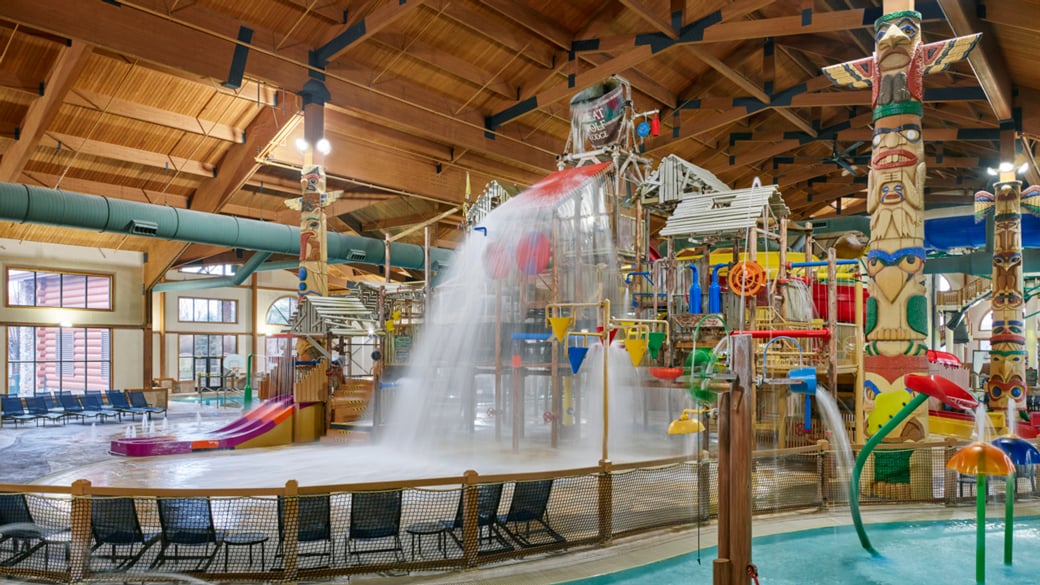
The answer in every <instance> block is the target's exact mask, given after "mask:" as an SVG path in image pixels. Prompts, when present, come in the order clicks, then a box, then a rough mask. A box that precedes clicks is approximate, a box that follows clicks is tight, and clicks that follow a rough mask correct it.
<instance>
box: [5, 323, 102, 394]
mask: <svg viewBox="0 0 1040 585" xmlns="http://www.w3.org/2000/svg"><path fill="white" fill-rule="evenodd" d="M7 332H8V333H7V335H8V337H7V384H8V387H7V391H8V393H9V394H12V395H20V396H32V395H34V394H38V393H43V392H71V393H77V394H82V393H83V391H84V390H107V389H109V388H111V387H112V347H111V343H112V342H111V339H112V331H111V330H110V329H102V328H85V327H8V329H7Z"/></svg>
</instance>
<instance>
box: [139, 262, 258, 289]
mask: <svg viewBox="0 0 1040 585" xmlns="http://www.w3.org/2000/svg"><path fill="white" fill-rule="evenodd" d="M270 257H271V253H270V252H253V256H252V257H251V258H250V259H249V260H247V261H246V262H245V264H243V265H242V266H241V267H239V269H238V270H236V271H235V273H234V274H232V275H231V276H214V277H212V278H193V279H190V280H174V281H170V282H160V283H159V284H157V285H155V286H153V287H152V290H153V291H155V292H170V291H174V290H200V289H204V288H223V287H233V286H238V285H240V284H242V283H243V282H245V281H246V279H247V278H249V277H250V276H251V275H252V274H253V273H254V272H256V271H257V270H258V269H259V268H260V267H261V266H262V265H263V264H264V262H266V261H267V259H268V258H270Z"/></svg>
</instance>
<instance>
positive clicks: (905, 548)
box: [567, 517, 1040, 585]
mask: <svg viewBox="0 0 1040 585" xmlns="http://www.w3.org/2000/svg"><path fill="white" fill-rule="evenodd" d="M867 532H868V534H869V535H870V540H871V542H872V543H873V544H874V547H875V548H876V549H877V550H878V551H879V552H880V553H881V554H882V555H883V556H882V557H881V558H873V557H871V556H870V554H868V553H867V552H866V551H865V550H863V549H862V548H861V547H860V545H859V539H858V538H856V532H855V529H854V528H853V527H852V526H842V527H837V528H835V527H828V528H816V529H813V530H804V531H800V532H789V533H785V534H778V535H772V536H763V537H759V538H756V539H754V541H753V544H752V557H753V562H754V563H755V564H756V565H758V571H759V581H760V582H761V584H762V585H812V584H820V585H824V584H826V585H836V584H850V585H852V584H855V585H920V584H925V583H942V584H943V585H955V584H961V583H963V584H965V585H968V584H972V583H975V522H974V520H955V521H946V522H906V523H903V522H897V523H890V524H872V525H870V526H868V527H867ZM1014 543H1015V546H1014V550H1015V556H1014V564H1013V565H1012V566H1011V567H1006V566H1005V565H1004V564H1003V554H1004V553H1003V551H1004V548H1003V547H1004V523H1003V521H996V520H991V521H990V522H989V523H987V526H986V583H987V584H990V585H1035V584H1037V583H1040V517H1031V518H1019V519H1018V520H1016V523H1015V540H1014ZM716 554H717V551H716V549H715V548H714V547H712V548H709V549H704V550H702V551H701V564H700V565H698V564H697V560H696V556H695V554H692V553H691V554H686V555H681V556H678V557H673V558H671V559H667V560H664V561H659V562H656V563H652V564H649V565H645V566H642V567H635V568H632V569H628V570H625V571H621V572H618V573H611V574H607V575H600V576H597V577H592V578H589V579H582V580H580V581H568V582H567V585H606V584H608V583H609V584H611V585H664V584H666V583H711V579H712V576H711V563H712V560H713V559H714V558H715V555H716Z"/></svg>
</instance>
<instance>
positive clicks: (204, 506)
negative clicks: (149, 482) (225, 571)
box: [151, 498, 224, 571]
mask: <svg viewBox="0 0 1040 585" xmlns="http://www.w3.org/2000/svg"><path fill="white" fill-rule="evenodd" d="M159 524H160V526H161V527H162V533H161V534H160V536H159V542H160V545H159V554H158V555H157V556H156V557H155V560H154V561H152V564H151V568H153V569H154V568H157V567H161V566H162V565H163V564H165V563H166V562H167V561H174V562H179V561H196V563H195V570H196V571H205V570H206V569H208V568H209V566H210V564H211V563H212V562H213V559H214V558H215V557H216V556H217V553H218V552H219V551H220V547H221V545H222V544H223V541H224V533H223V532H220V531H218V530H217V529H216V528H214V527H213V512H212V510H211V509H210V504H209V500H208V499H206V498H174V499H160V500H159ZM211 546H212V550H210V547H211ZM171 547H172V548H173V552H172V554H171V553H170V548H171ZM181 547H187V548H188V549H191V550H193V551H194V550H197V549H198V548H199V547H202V551H201V552H195V553H192V552H188V553H185V554H181V550H180V549H181Z"/></svg>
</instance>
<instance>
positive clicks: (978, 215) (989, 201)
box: [975, 191, 996, 223]
mask: <svg viewBox="0 0 1040 585" xmlns="http://www.w3.org/2000/svg"><path fill="white" fill-rule="evenodd" d="M995 203H996V199H995V198H994V197H993V194H992V193H990V192H989V191H976V192H975V222H976V223H978V222H980V221H982V219H983V218H984V217H986V214H987V213H989V212H990V211H993V205H994V204H995Z"/></svg>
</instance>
